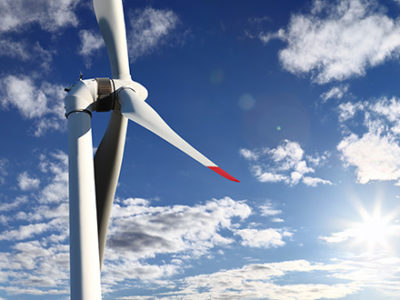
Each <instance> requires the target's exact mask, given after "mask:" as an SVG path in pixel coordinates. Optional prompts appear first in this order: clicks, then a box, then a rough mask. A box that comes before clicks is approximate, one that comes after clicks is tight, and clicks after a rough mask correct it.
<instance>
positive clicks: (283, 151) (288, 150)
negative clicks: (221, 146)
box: [239, 140, 331, 186]
mask: <svg viewBox="0 0 400 300" xmlns="http://www.w3.org/2000/svg"><path fill="white" fill-rule="evenodd" d="M239 153H240V155H241V156H243V157H244V158H245V159H246V160H248V161H249V162H250V169H251V171H252V173H253V175H254V176H255V177H256V178H257V180H258V181H260V182H284V183H286V184H289V185H296V184H298V183H299V182H301V181H302V182H303V183H304V184H306V185H309V186H316V185H318V184H320V183H321V184H331V182H330V181H329V180H325V179H321V178H318V177H311V176H306V177H305V174H308V173H314V172H315V170H314V168H311V167H309V166H308V165H307V163H308V162H311V163H312V164H314V165H315V166H318V164H319V163H322V161H323V160H326V159H327V158H328V157H329V153H327V152H325V153H324V154H323V155H318V154H316V155H314V156H310V155H305V154H304V150H303V149H302V148H301V146H300V144H299V143H297V142H292V141H289V140H284V141H283V142H282V143H281V144H280V145H278V147H276V148H263V149H255V150H249V149H240V151H239ZM304 178H306V179H305V180H304Z"/></svg>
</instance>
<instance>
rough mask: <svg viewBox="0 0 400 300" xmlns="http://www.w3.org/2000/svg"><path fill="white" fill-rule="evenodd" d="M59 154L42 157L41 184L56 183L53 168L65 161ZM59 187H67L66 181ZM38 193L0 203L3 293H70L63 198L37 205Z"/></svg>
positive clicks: (39, 196) (60, 166)
mask: <svg viewBox="0 0 400 300" xmlns="http://www.w3.org/2000/svg"><path fill="white" fill-rule="evenodd" d="M63 156H65V154H64V153H62V152H55V153H53V154H50V155H46V156H45V155H43V156H42V162H41V164H40V165H42V166H40V165H39V166H40V167H41V176H42V177H41V182H42V183H44V184H45V185H46V187H47V186H50V185H51V184H53V183H54V181H57V177H58V173H59V171H58V169H60V168H61V169H63V172H66V164H63V163H62V162H60V159H62V157H63ZM24 173H25V174H26V177H27V178H28V179H29V178H30V179H32V177H31V176H28V175H27V173H26V172H23V173H22V174H24ZM22 177H24V176H22ZM36 177H39V176H38V175H33V178H36ZM28 185H29V184H28ZM46 187H45V188H44V190H45V189H46ZM63 188H64V189H65V190H67V184H65V183H64V187H63ZM24 194H26V193H24ZM38 194H39V195H38ZM41 194H42V192H40V193H37V192H36V191H35V192H32V193H31V194H30V195H29V196H24V197H17V198H16V199H15V200H14V201H12V202H10V203H3V204H2V205H1V206H0V211H3V212H6V216H7V217H6V220H5V222H2V223H3V225H4V226H5V228H4V227H3V229H2V231H1V232H0V240H3V241H7V245H8V246H4V247H2V250H1V252H0V290H3V291H5V292H7V293H8V294H18V295H21V294H28V295H62V294H64V295H66V294H68V293H69V247H68V244H67V237H68V202H67V199H65V198H64V199H63V202H62V203H48V204H41V203H40V199H41ZM26 203H29V205H28V206H27V205H25V204H26Z"/></svg>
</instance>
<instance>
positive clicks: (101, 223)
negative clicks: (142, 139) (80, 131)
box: [94, 111, 128, 268]
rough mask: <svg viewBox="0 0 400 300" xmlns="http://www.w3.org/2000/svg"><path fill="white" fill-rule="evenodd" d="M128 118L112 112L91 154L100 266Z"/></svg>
mask: <svg viewBox="0 0 400 300" xmlns="http://www.w3.org/2000/svg"><path fill="white" fill-rule="evenodd" d="M127 121H128V120H127V119H126V118H125V117H124V116H122V115H121V114H120V113H119V112H118V111H113V112H112V113H111V117H110V121H109V123H108V127H107V130H106V132H105V134H104V137H103V139H102V140H101V143H100V145H99V147H98V148H97V151H96V155H95V157H94V173H95V183H96V208H97V230H98V239H99V258H100V268H101V266H102V263H103V257H104V247H105V245H106V239H107V238H106V236H107V228H108V223H109V220H110V214H111V208H112V204H113V202H114V197H115V191H116V189H117V183H118V177H119V172H120V170H121V164H122V157H123V154H124V145H125V137H126V129H127V123H128V122H127Z"/></svg>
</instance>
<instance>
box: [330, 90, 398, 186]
mask: <svg viewBox="0 0 400 300" xmlns="http://www.w3.org/2000/svg"><path fill="white" fill-rule="evenodd" d="M399 108H400V100H398V99H397V98H395V97H393V98H391V99H390V100H389V99H387V98H385V97H382V98H380V99H375V100H373V101H371V102H368V101H364V102H362V103H361V102H357V103H344V104H342V105H340V106H339V113H340V114H339V121H341V123H342V126H343V128H344V129H345V132H346V134H345V136H344V137H343V139H342V140H341V141H340V143H339V144H338V145H337V149H338V151H339V152H340V154H341V159H342V160H343V162H344V163H345V165H346V166H354V167H355V168H356V175H357V181H358V182H359V183H368V182H369V181H371V180H397V181H398V180H400V146H399V142H400V130H399V129H400V121H399V120H400V119H399V118H398V116H400V110H399ZM356 112H360V117H361V118H362V120H363V124H361V125H363V126H362V127H363V128H364V132H362V131H361V133H354V130H353V129H352V128H351V125H352V122H351V121H352V120H353V118H354V116H355V114H356ZM358 130H359V129H358ZM358 132H359V131H358ZM371 153H373V155H371Z"/></svg>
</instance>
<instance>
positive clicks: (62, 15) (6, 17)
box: [0, 0, 78, 32]
mask: <svg viewBox="0 0 400 300" xmlns="http://www.w3.org/2000/svg"><path fill="white" fill-rule="evenodd" d="M77 4H78V0H59V1H52V0H3V1H1V2H0V19H1V20H2V21H1V23H0V32H8V31H18V30H22V29H25V28H26V27H27V25H31V24H35V23H36V24H39V25H40V27H41V28H42V29H43V30H46V31H51V32H52V31H56V30H57V29H59V28H62V27H66V26H77V25H78V18H77V16H76V14H75V12H74V10H75V8H76V6H77Z"/></svg>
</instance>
